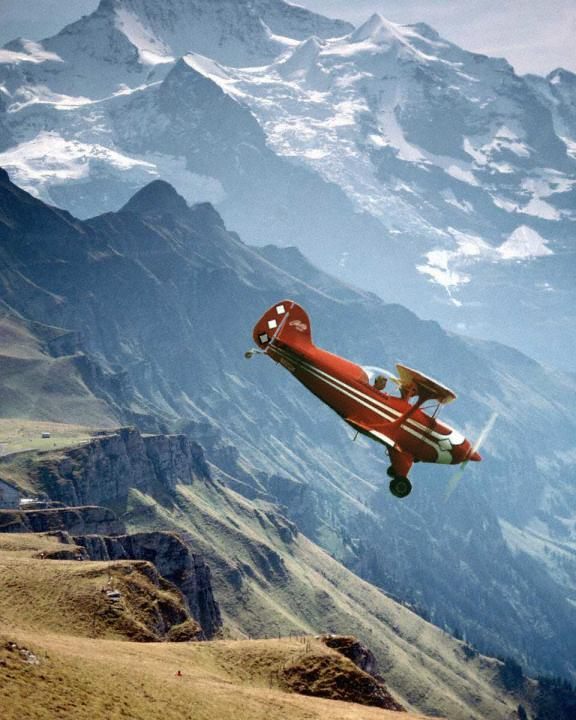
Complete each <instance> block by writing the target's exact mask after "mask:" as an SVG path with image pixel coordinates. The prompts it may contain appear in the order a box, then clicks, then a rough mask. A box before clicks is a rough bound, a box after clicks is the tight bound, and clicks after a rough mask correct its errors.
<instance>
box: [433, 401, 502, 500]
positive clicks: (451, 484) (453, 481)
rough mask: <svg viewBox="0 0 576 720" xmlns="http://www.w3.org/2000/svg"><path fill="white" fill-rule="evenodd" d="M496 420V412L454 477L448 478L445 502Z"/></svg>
mask: <svg viewBox="0 0 576 720" xmlns="http://www.w3.org/2000/svg"><path fill="white" fill-rule="evenodd" d="M497 418H498V413H497V412H493V413H492V415H490V418H489V420H488V422H487V423H486V425H484V427H483V428H482V432H481V433H480V435H478V437H477V439H476V442H475V443H474V446H473V447H472V448H471V449H470V452H469V453H468V457H467V458H466V460H464V462H463V463H462V464H461V465H460V467H459V468H458V470H456V472H455V473H454V475H452V477H451V478H450V480H449V482H448V487H447V488H446V495H445V498H444V499H445V500H448V499H449V497H450V495H452V493H453V492H454V490H456V488H457V487H458V484H459V482H460V480H461V479H462V475H464V470H465V469H466V465H468V463H469V462H470V458H471V457H472V456H473V455H474V453H476V452H478V450H479V449H480V448H481V447H482V445H483V444H484V441H485V440H486V438H487V437H488V435H490V432H491V431H492V428H493V427H494V423H495V422H496V420H497Z"/></svg>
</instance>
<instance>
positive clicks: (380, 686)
mask: <svg viewBox="0 0 576 720" xmlns="http://www.w3.org/2000/svg"><path fill="white" fill-rule="evenodd" d="M332 639H333V640H342V641H343V642H342V643H341V646H342V647H343V648H350V647H351V646H353V645H356V646H358V647H357V648H356V650H355V652H354V654H356V653H358V652H359V648H360V647H362V646H361V645H360V643H358V641H355V640H354V638H349V637H344V638H337V637H335V636H334V637H333V638H332ZM322 640H323V641H324V642H325V641H326V638H324V637H323V638H322ZM353 640H354V642H350V641H353ZM336 644H340V643H336ZM336 649H338V650H339V651H340V657H339V656H337V655H336V656H335V655H332V654H324V653H319V652H314V651H313V650H312V651H309V652H305V653H304V654H302V655H299V656H297V657H296V658H295V659H294V660H292V661H291V662H289V663H287V664H286V665H284V666H283V668H282V670H281V671H280V680H281V682H282V684H283V685H284V686H285V687H286V688H287V689H289V690H291V691H292V692H297V693H300V694H301V695H312V696H314V697H324V698H330V699H331V700H343V701H345V702H354V703H358V704H360V705H372V706H374V707H379V708H384V709H386V710H396V711H402V710H404V709H405V708H404V707H403V706H402V705H400V703H399V702H398V701H397V700H395V699H394V698H393V697H392V695H391V694H390V692H389V691H388V689H387V688H386V686H385V684H384V682H383V681H382V678H379V677H378V676H374V675H371V674H370V673H368V672H366V671H365V670H363V669H361V668H360V667H359V666H358V665H357V664H356V663H355V662H354V661H353V660H351V659H350V658H349V657H348V655H346V654H345V653H344V652H342V650H341V648H340V647H338V648H336ZM362 651H363V652H362V653H360V655H364V653H367V654H369V655H372V653H370V651H369V650H367V649H366V648H364V647H362ZM360 655H359V656H358V657H360ZM372 658H373V656H372Z"/></svg>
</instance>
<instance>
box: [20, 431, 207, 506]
mask: <svg viewBox="0 0 576 720" xmlns="http://www.w3.org/2000/svg"><path fill="white" fill-rule="evenodd" d="M209 477H210V471H209V468H208V464H207V463H206V460H205V458H204V453H203V450H202V448H201V447H200V445H198V444H196V443H195V442H193V441H191V440H190V439H189V438H187V437H186V436H184V435H152V436H142V435H141V434H140V433H139V432H138V431H137V430H134V429H132V428H122V429H121V430H119V431H118V432H117V433H115V434H112V435H107V436H104V437H100V438H94V439H93V440H92V441H91V442H89V443H87V444H86V445H83V446H82V447H78V448H73V449H70V450H68V451H66V452H65V453H64V454H63V455H59V456H56V457H55V456H50V457H47V458H45V459H43V460H41V461H40V463H38V465H37V467H36V469H35V471H34V481H35V483H36V485H37V486H38V489H39V490H41V491H42V492H45V493H46V494H47V495H49V497H50V498H52V499H53V500H58V501H60V502H63V503H64V504H65V505H88V504H98V505H106V506H110V505H112V506H114V507H116V508H124V507H125V505H126V501H127V498H128V493H129V491H130V489H131V488H134V489H136V490H140V491H142V492H144V493H149V494H151V495H154V496H158V495H159V494H161V493H162V492H165V491H166V490H170V489H173V488H174V487H175V486H176V485H177V484H179V483H183V484H191V483H192V482H193V481H194V479H195V478H202V479H205V480H207V479H209Z"/></svg>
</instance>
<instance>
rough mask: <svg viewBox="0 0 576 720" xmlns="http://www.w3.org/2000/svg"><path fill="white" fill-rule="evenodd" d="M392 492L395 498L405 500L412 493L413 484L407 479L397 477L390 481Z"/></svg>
mask: <svg viewBox="0 0 576 720" xmlns="http://www.w3.org/2000/svg"><path fill="white" fill-rule="evenodd" d="M389 487H390V492H391V493H392V495H394V497H397V498H405V497H407V496H408V495H410V493H411V492H412V483H411V482H410V480H408V478H407V477H402V476H401V475H396V477H393V478H392V480H390V486H389Z"/></svg>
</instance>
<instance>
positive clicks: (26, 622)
mask: <svg viewBox="0 0 576 720" xmlns="http://www.w3.org/2000/svg"><path fill="white" fill-rule="evenodd" d="M81 550H82V549H81V548H78V547H76V546H74V545H62V544H61V543H60V542H59V541H58V540H57V539H56V538H51V537H48V536H44V535H27V534H22V535H20V534H17V535H1V534H0V622H1V623H2V624H4V625H5V626H7V627H19V628H21V629H23V630H26V631H30V632H33V633H44V632H57V633H67V634H70V635H84V636H89V637H110V638H131V639H134V640H140V641H143V640H148V641H152V640H159V639H161V638H162V637H164V636H165V635H166V634H167V633H168V630H169V628H170V626H171V625H174V626H175V628H176V627H177V626H180V625H181V624H183V623H186V625H187V626H188V630H189V631H190V630H192V629H193V628H191V627H190V624H191V623H192V621H191V620H190V618H189V613H188V611H187V610H186V607H185V603H184V600H183V598H182V596H181V594H180V593H179V591H178V590H177V589H176V588H174V587H172V586H168V584H167V583H162V582H159V579H158V576H157V573H156V572H155V570H154V568H153V567H152V566H150V565H149V564H148V563H146V562H141V561H135V560H125V561H116V562H108V563H104V562H100V563H96V562H86V561H79V560H77V559H75V558H76V557H77V556H78V554H79V552H81ZM56 558H63V559H56ZM110 590H114V591H118V592H119V593H120V598H119V599H117V600H116V599H110V598H109V597H108V595H107V591H110ZM193 624H194V625H196V624H195V623H193ZM196 629H198V627H197V626H196Z"/></svg>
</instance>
